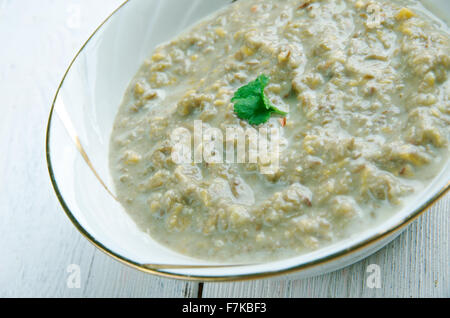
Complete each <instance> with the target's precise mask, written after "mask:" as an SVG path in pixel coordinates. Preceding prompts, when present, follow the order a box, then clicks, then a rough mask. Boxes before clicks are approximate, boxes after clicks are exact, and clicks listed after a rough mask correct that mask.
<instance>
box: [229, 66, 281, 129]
mask: <svg viewBox="0 0 450 318" xmlns="http://www.w3.org/2000/svg"><path fill="white" fill-rule="evenodd" d="M269 81H270V78H269V77H267V76H266V75H264V74H263V75H260V76H258V78H257V79H256V80H255V81H253V82H250V83H248V84H247V85H245V86H242V87H241V88H239V89H238V90H237V92H236V93H235V94H234V97H233V98H232V99H231V101H232V102H233V103H234V112H235V113H236V115H237V116H238V117H239V118H240V119H243V120H247V121H248V122H249V123H250V124H251V125H259V124H263V123H265V122H267V121H268V120H269V118H270V116H271V115H272V113H274V114H278V115H281V116H286V115H287V113H286V112H283V111H281V110H279V109H278V108H276V107H275V106H273V105H272V104H271V103H270V101H269V99H268V98H267V96H266V95H265V94H264V88H266V86H267V84H269Z"/></svg>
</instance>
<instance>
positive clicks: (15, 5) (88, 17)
mask: <svg viewBox="0 0 450 318" xmlns="http://www.w3.org/2000/svg"><path fill="white" fill-rule="evenodd" d="M121 2H122V0H96V1H89V0H77V1H51V0H40V1H34V0H22V1H6V0H3V1H1V0H0V40H1V41H2V43H4V44H5V46H4V47H5V48H7V49H6V50H4V49H2V50H0V60H1V61H2V63H0V80H1V83H2V85H0V96H2V105H3V107H2V108H1V109H2V113H1V115H0V146H1V149H3V151H2V154H1V156H0V180H1V182H0V212H1V216H2V219H1V222H0V251H1V254H0V297H86V296H87V297H193V296H197V289H198V284H195V283H186V282H181V281H174V280H168V279H163V278H157V277H155V276H152V275H148V274H145V273H141V272H138V271H137V270H134V269H131V268H129V267H127V266H125V265H122V264H120V263H118V262H116V261H114V260H113V259H111V258H110V257H109V256H106V255H104V254H103V253H102V252H100V251H98V250H97V249H95V248H94V247H93V246H92V245H91V244H90V243H88V242H87V240H86V239H84V238H83V237H82V236H81V234H79V233H78V231H77V230H76V229H75V228H74V226H73V225H72V224H71V223H70V221H69V219H68V218H67V217H66V216H65V214H64V212H63V210H62V208H61V207H60V205H59V203H58V201H57V199H56V196H55V194H54V193H53V189H52V187H51V184H50V180H49V177H48V173H47V166H46V162H45V128H46V124H47V117H48V113H49V110H50V105H51V102H52V99H53V95H54V94H55V92H56V88H57V85H58V83H59V81H60V80H61V78H62V75H63V73H64V71H65V69H66V68H67V66H68V64H69V62H70V61H71V59H72V58H73V57H74V55H75V53H76V51H77V50H78V49H79V48H80V47H81V45H82V44H83V42H84V41H85V40H86V39H87V38H88V36H89V35H90V34H91V33H92V31H93V30H94V29H95V28H96V27H97V26H98V25H99V24H100V23H101V22H102V21H103V20H104V18H105V17H106V16H108V15H109V13H110V12H112V10H113V9H114V8H115V7H117V6H118V5H119V4H120V3H121ZM12 34H14V36H12ZM71 264H75V265H76V266H79V270H80V286H79V287H80V288H69V287H77V286H76V285H75V286H74V285H73V284H69V285H68V284H67V282H68V280H69V279H70V277H71V273H72V272H68V271H67V270H68V269H71V268H70V267H68V266H70V265H71ZM69 281H70V280H69Z"/></svg>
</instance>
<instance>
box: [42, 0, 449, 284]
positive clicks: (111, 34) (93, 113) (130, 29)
mask: <svg viewBox="0 0 450 318" xmlns="http://www.w3.org/2000/svg"><path fill="white" fill-rule="evenodd" d="M230 2H231V0H196V1H185V0H130V1H128V2H127V3H125V4H124V5H123V6H122V7H121V8H120V9H119V10H118V11H117V12H116V13H115V14H114V15H112V16H111V17H110V18H109V19H108V20H107V22H106V23H105V24H103V25H102V26H101V27H100V28H99V29H98V30H97V32H96V33H95V34H94V35H93V36H92V37H91V38H90V40H89V41H88V42H87V44H86V45H85V46H84V47H83V49H82V50H81V51H80V53H79V54H78V56H77V57H76V59H75V60H74V62H73V64H72V65H71V67H70V69H69V71H68V73H67V74H66V76H65V78H64V81H63V83H62V85H61V87H60V89H59V92H58V94H57V97H56V99H55V103H54V111H53V113H52V115H51V120H50V123H49V131H48V145H47V146H48V154H47V155H48V159H49V166H50V172H51V175H52V181H53V183H54V186H55V189H56V191H57V193H58V196H59V199H60V201H61V203H62V204H63V206H64V209H65V210H66V212H67V213H68V215H69V217H70V218H71V219H72V221H73V222H74V224H75V225H76V226H77V227H78V228H79V229H80V230H81V231H82V232H83V233H84V234H85V235H86V236H88V238H89V239H90V240H92V241H94V243H95V244H96V245H98V246H100V247H101V248H102V249H104V250H106V251H108V252H109V253H111V254H113V255H115V256H116V257H118V258H120V259H122V260H126V261H127V262H129V263H132V264H135V265H140V264H182V265H189V264H192V265H205V264H209V263H208V262H205V261H203V260H197V259H193V258H190V257H187V256H184V255H181V254H179V253H176V252H173V251H172V250H170V249H168V248H166V247H164V246H161V245H160V244H158V243H157V242H155V241H154V240H153V239H151V237H150V236H149V235H147V234H146V233H143V232H141V231H140V230H139V229H138V228H137V226H136V225H135V223H134V222H133V221H132V219H131V218H130V217H129V216H128V214H127V213H126V212H125V211H124V209H123V208H122V206H121V205H120V204H119V203H118V202H117V201H115V200H114V199H113V198H112V197H111V195H110V194H109V193H108V192H107V191H106V190H105V188H104V187H103V186H102V184H101V183H100V182H99V181H98V179H97V178H96V176H95V175H94V173H93V172H92V171H91V169H90V168H89V166H88V165H87V164H86V161H85V160H84V158H83V156H82V155H81V154H80V152H79V149H78V148H77V147H76V145H75V143H74V142H73V138H74V136H75V135H76V136H77V138H78V139H79V141H80V143H81V145H82V146H83V148H84V150H85V152H86V154H87V155H88V156H89V159H90V161H91V163H92V166H93V167H94V168H95V170H96V172H97V173H98V175H99V177H100V178H101V179H102V180H103V181H104V183H105V185H106V186H107V187H108V188H109V189H111V190H113V189H114V187H113V182H112V179H111V177H110V173H109V165H108V148H109V136H110V133H111V131H112V126H113V122H114V118H115V116H116V113H117V110H118V107H119V105H120V103H121V100H122V97H123V93H124V91H125V89H126V87H127V86H128V84H129V82H130V80H131V79H132V78H133V76H134V75H135V73H136V72H137V70H138V68H139V67H140V66H141V64H142V63H143V61H144V59H145V58H147V57H148V56H149V55H150V53H151V51H152V50H153V49H154V48H155V47H156V46H157V45H158V44H160V43H162V42H166V41H168V40H170V39H171V38H173V37H174V36H176V35H177V34H179V33H180V32H182V31H183V30H184V29H185V28H186V27H187V26H189V25H191V24H193V23H195V22H196V21H198V20H199V19H201V18H203V17H205V16H207V15H209V14H211V13H213V12H214V11H216V10H218V9H220V8H222V7H224V6H226V5H228V4H229V3H230ZM426 2H427V3H432V6H431V9H433V8H434V10H436V9H438V10H441V12H450V10H449V9H450V8H449V7H450V2H448V1H445V0H442V1H432V0H427V1H426ZM442 10H444V11H442ZM447 16H448V15H447ZM449 175H450V169H449V165H448V163H447V166H446V167H445V168H444V170H443V171H442V172H441V173H440V175H439V176H438V177H437V178H436V179H435V180H434V181H433V183H432V184H430V186H429V188H428V189H427V190H426V191H424V192H422V193H421V194H420V195H417V196H416V197H414V198H413V199H411V200H410V202H409V203H408V204H407V205H406V206H405V207H404V209H403V210H402V211H400V212H399V213H397V214H395V215H394V216H392V217H391V218H390V219H389V220H387V221H386V222H385V223H383V224H382V225H380V226H377V227H375V228H373V229H370V230H368V231H366V232H364V233H360V234H358V235H355V236H354V237H350V238H348V239H346V240H344V241H341V242H339V243H336V244H333V245H330V246H329V247H327V248H324V249H321V250H319V251H316V252H313V253H309V254H306V255H302V256H299V257H295V258H291V259H287V260H281V261H276V262H270V263H265V264H257V265H248V266H241V267H223V268H202V269H193V268H191V269H170V270H169V269H168V270H164V271H165V272H168V273H173V274H176V275H182V276H185V275H193V276H208V277H214V276H220V277H224V276H236V275H251V274H257V273H268V272H280V271H284V270H286V269H289V268H292V267H298V266H304V265H305V264H310V263H313V262H316V261H317V260H318V259H324V258H329V257H330V255H338V254H342V253H345V251H348V250H350V249H352V248H354V247H355V246H356V245H358V244H359V245H362V244H363V243H365V242H368V241H370V240H371V239H372V238H373V237H374V236H377V235H378V234H380V233H384V232H387V231H388V230H389V229H392V228H394V227H395V226H397V225H399V224H402V223H404V220H405V219H408V218H410V217H412V216H413V215H415V214H416V213H417V211H420V210H422V209H423V208H424V207H425V206H427V204H429V203H430V201H432V199H433V198H435V197H436V196H437V195H438V194H439V193H441V192H442V191H443V189H445V188H446V187H447V186H448V180H449V179H450V178H449Z"/></svg>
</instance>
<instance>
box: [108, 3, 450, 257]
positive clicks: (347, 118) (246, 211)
mask: <svg viewBox="0 0 450 318" xmlns="http://www.w3.org/2000/svg"><path fill="white" fill-rule="evenodd" d="M449 53H450V40H449V32H448V27H447V25H445V23H444V22H441V21H438V20H437V19H436V18H434V16H433V15H432V14H431V13H430V12H428V11H427V10H426V9H425V8H424V7H422V6H421V5H420V3H419V2H418V1H413V0H397V1H391V0H389V1H387V0H386V1H384V0H323V1H319V0H317V1H312V0H311V1H308V0H264V1H262V0H239V1H237V2H235V3H234V4H232V5H229V6H228V7H227V8H225V9H224V10H222V11H220V12H218V13H217V14H216V15H214V16H213V17H210V18H208V19H207V20H204V21H202V22H201V23H199V24H198V25H196V26H194V27H193V28H192V29H190V30H188V31H187V32H185V33H184V34H182V35H180V36H179V37H177V38H176V39H174V40H173V41H171V42H170V43H167V44H164V45H161V46H160V47H158V48H157V49H156V50H155V52H154V53H153V55H151V56H150V58H149V59H148V60H146V61H145V62H144V65H143V66H142V68H141V69H140V70H139V72H138V74H137V75H136V76H135V78H134V79H133V80H132V82H131V84H130V86H129V88H128V90H127V92H126V93H125V97H124V100H123V104H122V105H121V107H120V109H119V113H118V115H117V118H116V121H115V125H114V129H113V132H112V137H111V145H110V166H111V172H112V175H113V178H114V181H115V186H116V193H117V196H118V198H119V200H120V202H121V203H122V204H123V206H124V207H125V209H126V210H127V211H128V212H129V214H130V215H131V216H132V217H133V219H134V220H135V221H136V222H137V224H138V225H139V226H140V227H141V228H142V230H143V231H146V232H148V233H149V235H151V236H152V237H153V238H154V239H156V240H157V241H159V242H160V243H162V244H164V245H166V246H168V247H170V248H172V249H174V250H176V251H178V252H181V253H183V254H186V255H190V256H194V257H198V258H202V259H208V260H220V261H253V262H254V261H263V260H271V259H279V258H283V257H289V256H293V255H298V254H301V253H305V252H308V251H313V250H316V249H318V248H320V247H322V246H325V245H328V244H330V243H333V242H336V241H338V240H340V239H343V238H347V237H349V236H351V235H355V234H357V233H359V232H361V231H363V230H364V229H367V228H370V227H372V226H374V225H377V224H379V223H380V222H382V221H383V220H386V218H388V217H389V216H392V215H393V214H394V213H395V212H396V211H398V210H400V209H401V208H402V207H403V206H404V205H405V204H406V203H407V201H408V199H410V198H411V197H412V196H417V195H418V194H419V193H420V192H421V191H423V190H424V188H425V187H426V186H427V185H428V184H429V183H430V181H431V180H432V179H433V178H434V177H435V176H436V175H437V174H438V172H439V171H440V170H442V169H443V167H444V165H445V164H446V162H447V158H448V154H449V147H448V138H449V134H450V129H449V127H450V125H449V121H450V100H449V95H450V94H449V93H450V81H449V80H448V73H449V70H450V57H449ZM263 77H264V78H265V83H264V85H262V84H261V85H260V87H259V88H258V89H257V90H255V91H256V93H255V95H254V96H257V95H258V94H261V95H260V96H261V100H259V99H258V98H259V97H255V98H256V99H252V98H253V97H254V96H253V97H252V96H250V97H251V98H248V99H247V100H243V99H242V100H238V102H236V101H235V99H233V97H236V96H237V95H239V94H240V93H241V92H243V91H244V90H245V89H246V88H248V87H251V86H252V85H253V86H252V87H255V84H254V83H257V81H258V79H261V78H263ZM255 80H256V81H255ZM246 85H247V86H246ZM242 87H244V89H242V90H241V91H239V92H240V93H237V92H238V90H239V89H240V88H242ZM247 91H249V90H248V89H247ZM263 96H264V97H263ZM263 100H264V102H266V101H267V104H270V105H272V106H273V107H274V108H273V109H275V108H276V109H277V110H279V112H278V113H275V112H273V113H268V115H267V116H265V115H264V116H265V117H264V118H263V120H261V121H251V120H249V119H248V118H247V117H249V116H250V115H248V114H247V113H246V112H247V110H248V111H249V112H250V111H254V112H255V111H259V110H261V109H262V111H263V112H264V111H267V110H266V109H263V108H258V110H255V109H253V108H252V107H253V106H252V105H256V106H255V107H264V105H265V104H264V103H261V102H260V101H263ZM247 101H253V102H254V104H252V103H251V102H247ZM239 103H240V104H239ZM258 103H259V104H258ZM238 104H239V106H237V105H238ZM236 107H241V112H239V111H237V108H236ZM242 107H243V110H242ZM245 107H248V108H245ZM258 114H260V113H258ZM247 115H248V116H247ZM245 116H247V117H245ZM251 122H252V123H253V124H251ZM261 128H267V129H266V130H267V131H278V134H270V136H269V134H267V135H264V134H262V133H260V132H261ZM269 128H270V130H269ZM212 129H213V130H214V131H216V132H217V131H218V132H221V133H222V136H223V138H222V139H221V138H218V135H214V134H210V135H208V134H204V132H205V131H209V130H212ZM230 129H231V130H232V129H234V131H237V132H244V134H245V135H244V141H245V145H244V148H243V149H244V155H247V156H244V157H245V158H246V160H244V161H240V162H239V161H238V160H237V159H236V160H234V161H233V160H225V159H224V157H225V156H222V154H224V153H226V152H227V150H230V149H231V150H236V154H238V153H239V152H238V150H239V149H241V150H242V147H241V146H242V145H241V144H239V143H238V141H237V140H238V139H237V137H236V135H230V134H227V131H228V130H230ZM199 131H201V132H202V134H201V135H200V136H199ZM175 132H178V134H176V133H175ZM179 132H181V133H179ZM253 133H254V135H256V136H257V140H258V142H259V140H260V139H261V138H265V140H266V141H270V142H268V144H269V148H268V149H269V151H268V157H270V158H272V159H274V158H276V159H277V160H278V161H277V162H276V163H277V164H276V165H273V164H272V163H273V162H275V161H270V169H266V168H268V167H267V166H268V161H267V160H263V158H262V157H257V159H256V160H253V161H251V160H247V157H250V155H251V152H252V150H251V149H252V148H251V141H250V138H249V136H254V135H252V134H253ZM174 135H175V137H174ZM216 137H217V139H215V138H216ZM196 138H197V142H195V139H196ZM180 139H185V141H186V140H187V144H188V145H190V146H192V151H191V152H188V153H187V155H186V156H185V157H184V159H185V160H184V161H179V160H176V159H177V157H176V156H173V153H174V149H175V148H176V146H177V145H179V143H178V142H179V141H180ZM198 139H200V141H201V142H200V143H198ZM217 140H219V141H220V142H216V141H217ZM247 141H248V142H247ZM208 142H209V143H208ZM220 143H223V148H220V147H218V145H219V144H220ZM205 145H209V146H211V145H212V147H209V150H208V151H205V148H206V146H205ZM273 145H277V146H276V147H275V146H273ZM226 146H229V147H226ZM272 146H273V147H272ZM239 147H241V148H239ZM188 148H190V147H188ZM238 148H239V149H238ZM183 149H184V148H183ZM257 149H258V150H259V148H257ZM205 153H210V154H212V155H213V156H216V159H217V158H218V159H220V157H222V160H206V159H205V158H204V154H205ZM198 154H200V159H201V160H199V156H197V155H198ZM202 154H203V157H202V156H201V155H202ZM233 156H234V154H233ZM190 159H192V160H190ZM210 159H211V158H210ZM228 159H229V158H228ZM233 159H234V158H233ZM266 159H267V158H266Z"/></svg>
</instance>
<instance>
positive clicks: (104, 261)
mask: <svg viewBox="0 0 450 318" xmlns="http://www.w3.org/2000/svg"><path fill="white" fill-rule="evenodd" d="M120 3H121V0H66V1H60V0H39V1H35V0H0V43H1V45H0V97H1V102H0V105H1V106H0V147H1V148H0V149H2V152H1V153H0V297H14V296H16V297H25V296H28V297H66V296H67V297H85V296H88V297H197V296H199V295H200V296H201V297H327V296H331V297H347V296H348V297H360V296H363V297H386V296H393V297H411V296H426V297H430V296H433V297H434V296H435V297H450V275H449V274H450V266H449V264H450V258H449V256H450V246H449V240H450V237H449V232H450V231H449V230H450V222H449V221H450V214H449V210H450V196H449V195H447V196H446V197H445V198H443V199H442V200H441V201H439V202H438V203H437V204H436V205H435V206H434V207H433V208H432V209H431V210H430V211H428V212H427V213H426V214H425V215H423V216H422V217H421V218H419V219H418V220H417V221H416V222H415V223H414V224H413V225H412V226H410V227H409V228H408V229H407V231H406V232H404V233H403V234H402V235H401V236H400V237H399V238H398V239H396V240H395V241H394V242H392V243H391V244H389V245H388V246H387V247H386V248H384V249H383V250H381V251H380V252H378V253H376V254H375V255H373V256H370V257H369V258H367V259H365V260H363V261H361V262H359V263H357V264H355V265H353V266H350V267H348V268H345V269H343V270H340V271H337V272H335V273H332V274H327V275H323V276H320V277H315V278H311V279H306V280H298V281H255V282H243V283H227V284H218V283H217V284H216V283H214V284H209V283H207V284H202V285H200V284H197V283H187V282H182V281H173V280H167V279H163V278H158V277H154V276H151V275H147V274H144V273H141V272H138V271H136V270H134V269H131V268H128V267H126V266H125V265H122V264H120V263H118V262H116V261H114V260H112V259H111V258H110V257H108V256H106V255H104V254H103V253H102V252H100V251H98V250H96V249H95V248H94V247H93V246H92V245H90V244H89V243H88V242H87V241H86V240H85V239H84V238H83V237H82V236H81V234H79V233H78V232H77V230H76V229H75V228H74V227H73V226H72V224H71V223H70V221H69V220H68V218H67V217H66V216H65V214H64V213H63V211H62V208H61V207H60V206H59V203H58V201H57V199H56V196H55V195H54V193H53V189H52V187H51V184H50V181H49V178H48V174H47V167H46V162H45V158H44V149H45V147H44V144H45V128H46V124H47V117H48V113H49V110H50V104H51V101H52V98H53V96H54V94H55V91H56V87H57V86H58V83H59V81H60V80H61V78H62V75H63V73H64V71H65V69H66V67H67V66H68V64H69V62H70V61H71V59H72V58H73V56H74V55H75V53H76V51H77V50H78V49H79V47H81V45H82V43H83V42H84V41H85V40H86V39H87V38H88V36H89V35H90V33H91V32H92V31H93V30H94V29H95V27H96V26H97V25H98V24H100V22H101V21H103V20H104V18H105V17H106V16H108V15H109V13H110V12H111V11H112V10H113V9H114V8H115V7H117V6H118V5H119V4H120ZM70 264H77V265H79V268H80V270H81V282H80V288H68V285H67V279H68V276H69V273H68V272H67V268H68V266H69V265H70ZM369 264H378V265H379V266H380V268H381V288H380V289H370V288H368V287H367V286H366V280H367V275H368V274H367V273H366V268H367V266H368V265H369Z"/></svg>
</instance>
